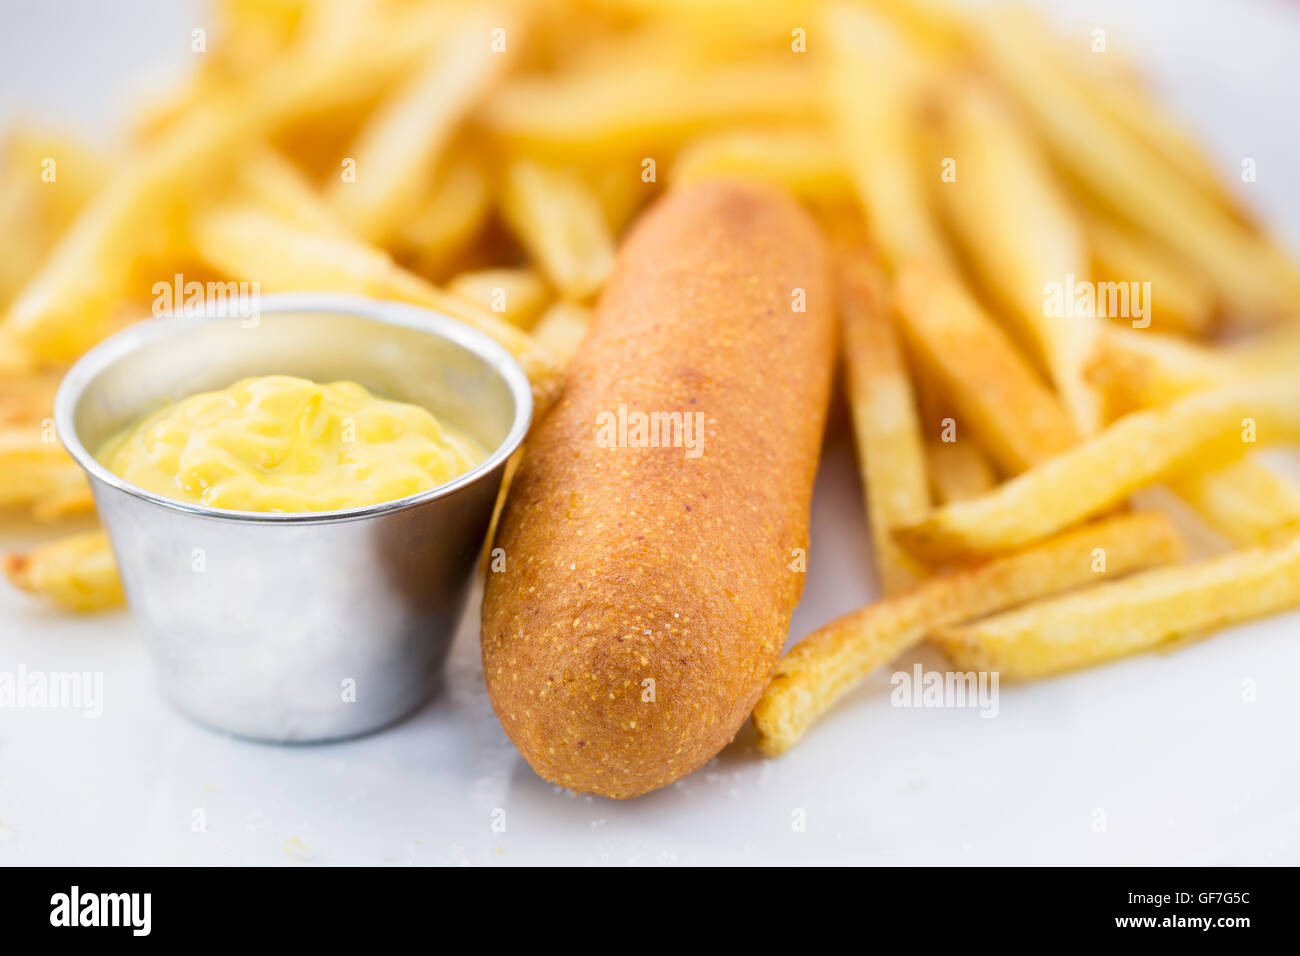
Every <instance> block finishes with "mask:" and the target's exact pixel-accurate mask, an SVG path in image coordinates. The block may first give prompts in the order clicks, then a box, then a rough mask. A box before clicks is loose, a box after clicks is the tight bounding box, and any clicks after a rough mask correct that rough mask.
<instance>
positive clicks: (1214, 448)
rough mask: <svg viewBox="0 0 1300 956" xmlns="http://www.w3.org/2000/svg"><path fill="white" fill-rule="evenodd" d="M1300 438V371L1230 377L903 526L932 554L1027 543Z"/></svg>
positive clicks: (902, 535)
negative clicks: (1179, 479) (1162, 486)
mask: <svg viewBox="0 0 1300 956" xmlns="http://www.w3.org/2000/svg"><path fill="white" fill-rule="evenodd" d="M1297 440H1300V380H1298V379H1296V378H1295V377H1294V376H1286V377H1282V378H1272V379H1258V380H1254V381H1248V382H1243V383H1238V384H1232V385H1225V386H1222V387H1220V388H1216V389H1212V390H1209V391H1204V392H1196V393H1194V394H1191V395H1188V396H1187V397H1185V398H1182V399H1179V400H1178V401H1176V402H1174V403H1172V404H1170V405H1165V406H1163V407H1160V408H1153V409H1149V410H1147V411H1141V412H1134V413H1133V414H1131V415H1128V416H1126V417H1124V418H1122V419H1120V420H1119V421H1117V422H1115V423H1114V424H1112V425H1110V426H1109V427H1108V428H1106V429H1104V430H1103V431H1100V432H1098V433H1097V434H1096V435H1093V436H1092V437H1090V438H1087V439H1085V440H1084V441H1083V442H1081V443H1080V444H1078V445H1075V446H1074V447H1073V448H1070V449H1067V450H1066V451H1063V452H1061V453H1060V454H1058V455H1056V456H1055V457H1054V458H1051V459H1049V460H1047V461H1044V462H1042V463H1041V464H1039V465H1036V466H1034V467H1033V468H1031V469H1030V470H1029V471H1026V472H1024V473H1023V474H1021V475H1017V476H1016V477H1014V478H1012V479H1010V480H1009V481H1007V482H1005V483H1003V484H1001V485H999V486H998V487H997V488H995V489H994V490H992V491H990V492H989V493H988V494H986V495H983V496H981V497H979V498H973V499H971V500H969V501H959V502H955V503H953V504H949V505H944V506H943V507H941V508H937V509H935V510H934V511H932V512H931V513H930V514H929V516H927V517H926V518H924V519H923V520H921V521H919V522H917V523H916V524H914V525H909V526H905V527H901V528H898V529H897V530H896V531H895V534H896V535H897V536H898V538H899V540H900V541H901V542H902V543H903V544H904V545H905V546H906V547H907V548H908V549H909V550H911V551H912V552H913V553H914V554H916V555H918V556H919V557H922V558H923V559H928V560H931V561H940V560H949V559H953V558H964V557H968V556H973V555H980V554H990V553H994V552H998V551H1007V550H1010V549H1012V548H1018V547H1021V546H1023V545H1026V544H1029V543H1030V542H1033V541H1037V540H1039V539H1040V538H1044V537H1046V536H1047V535H1050V534H1052V533H1054V532H1056V531H1058V530H1060V529H1061V528H1065V527H1069V526H1070V525H1072V524H1074V523H1075V522H1078V521H1081V520H1083V519H1084V518H1087V517H1089V516H1090V515H1095V514H1099V513H1100V512H1102V511H1105V510H1106V509H1107V508H1110V507H1113V506H1114V505H1116V504H1118V503H1119V502H1120V501H1122V500H1123V499H1124V498H1126V497H1127V496H1128V495H1130V494H1132V493H1133V492H1134V491H1136V490H1138V489H1139V488H1143V487H1145V486H1147V485H1150V484H1153V483H1155V482H1158V481H1162V480H1164V479H1165V478H1168V477H1171V476H1174V475H1177V474H1179V473H1186V472H1192V471H1195V470H1198V469H1199V470H1204V469H1207V468H1213V467H1217V466H1219V465H1223V464H1227V463H1228V462H1231V461H1234V460H1236V459H1238V458H1240V457H1241V456H1242V455H1243V454H1244V453H1245V452H1247V451H1250V450H1253V449H1254V448H1255V447H1256V446H1257V445H1258V446H1263V445H1266V444H1277V443H1278V442H1282V441H1297Z"/></svg>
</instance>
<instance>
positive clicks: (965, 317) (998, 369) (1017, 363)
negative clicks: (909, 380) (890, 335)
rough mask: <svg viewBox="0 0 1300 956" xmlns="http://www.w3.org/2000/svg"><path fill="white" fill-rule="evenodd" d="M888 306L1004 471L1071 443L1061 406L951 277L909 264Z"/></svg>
mask: <svg viewBox="0 0 1300 956" xmlns="http://www.w3.org/2000/svg"><path fill="white" fill-rule="evenodd" d="M894 303H895V309H896V312H897V315H898V317H899V322H900V326H901V328H902V330H903V334H904V337H905V339H906V340H907V343H908V347H909V349H910V351H911V352H912V354H913V355H915V356H917V357H918V359H919V361H920V364H921V366H922V368H923V370H924V372H925V373H926V374H932V375H933V376H934V377H935V379H936V380H937V381H938V383H939V385H940V387H941V388H942V389H943V391H944V393H945V394H946V395H947V397H948V399H949V400H950V401H951V402H952V403H953V405H955V406H956V408H957V411H958V412H959V413H960V414H961V416H962V418H963V420H964V421H965V422H966V423H967V424H968V425H969V427H970V429H971V430H972V431H973V432H975V434H976V436H977V437H978V438H979V441H980V444H981V446H982V447H983V448H985V449H986V450H987V451H988V453H989V454H990V455H991V456H992V457H993V459H994V460H995V461H996V462H997V463H998V465H999V466H1000V467H1001V468H1002V469H1003V470H1004V471H1006V472H1007V473H1008V474H1016V473H1018V472H1021V471H1024V470H1025V469H1026V468H1029V467H1031V466H1033V465H1035V464H1037V463H1039V462H1042V461H1045V460H1046V459H1048V458H1050V457H1051V456H1053V455H1055V454H1057V453H1058V452H1060V451H1062V450H1064V449H1066V448H1068V447H1069V446H1070V445H1072V444H1073V443H1074V441H1075V430H1074V428H1073V426H1072V425H1071V423H1070V419H1069V418H1068V417H1067V416H1066V413H1065V410H1064V409H1063V408H1062V406H1061V403H1060V402H1059V401H1058V400H1057V398H1056V396H1055V395H1053V394H1052V392H1051V391H1049V390H1048V389H1047V387H1046V386H1044V385H1043V383H1042V382H1041V381H1040V380H1039V379H1038V378H1037V376H1035V375H1034V372H1033V370H1032V369H1030V367H1029V366H1028V365H1027V364H1026V362H1025V360H1024V359H1023V358H1021V356H1020V353H1018V352H1017V351H1016V349H1015V346H1014V345H1012V344H1011V342H1010V340H1009V339H1008V338H1007V336H1006V333H1004V332H1003V331H1002V329H1001V328H999V327H998V325H997V323H996V322H994V321H993V319H992V318H990V317H989V316H988V314H987V313H986V312H984V310H983V309H982V308H980V306H979V304H978V303H977V302H976V301H975V299H974V297H973V296H972V295H971V294H970V293H969V291H968V290H966V289H965V288H964V287H963V286H962V284H961V280H960V279H959V278H958V277H957V276H956V275H955V274H953V273H952V272H950V271H949V270H947V269H943V268H936V267H933V266H931V265H930V264H928V263H922V262H914V263H909V264H907V265H905V266H904V267H903V269H902V271H901V272H900V274H899V277H898V282H897V283H896V285H895V288H894Z"/></svg>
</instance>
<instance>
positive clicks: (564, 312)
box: [532, 302, 591, 365]
mask: <svg viewBox="0 0 1300 956" xmlns="http://www.w3.org/2000/svg"><path fill="white" fill-rule="evenodd" d="M590 326H591V309H589V308H587V307H586V306H585V305H578V304H577V303H576V302H556V303H555V304H554V305H552V306H551V307H550V308H549V309H547V310H546V311H545V312H543V313H542V317H541V318H540V319H538V320H537V324H536V325H534V326H533V330H532V331H533V338H534V339H536V340H537V343H538V344H539V345H541V346H542V347H543V348H545V349H546V350H547V351H548V352H550V353H551V354H552V355H554V356H556V357H557V358H558V359H559V360H560V361H561V362H563V363H564V364H565V365H568V364H569V362H570V360H572V358H573V356H574V355H576V354H577V352H578V346H579V345H581V344H582V340H583V339H584V338H585V337H586V335H587V329H588V328H589V327H590Z"/></svg>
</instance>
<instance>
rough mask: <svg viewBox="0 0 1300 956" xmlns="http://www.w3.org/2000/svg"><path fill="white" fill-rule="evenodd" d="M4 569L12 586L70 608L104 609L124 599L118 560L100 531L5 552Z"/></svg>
mask: <svg viewBox="0 0 1300 956" xmlns="http://www.w3.org/2000/svg"><path fill="white" fill-rule="evenodd" d="M4 569H5V574H6V575H7V576H8V578H9V580H10V581H11V582H12V583H13V584H14V586H15V587H17V588H19V589H21V590H23V591H27V592H29V593H31V594H35V595H37V596H39V597H43V598H46V599H48V600H50V601H52V602H54V603H55V604H56V605H58V606H59V607H63V608H67V609H68V610H71V611H80V612H82V613H90V612H93V611H104V610H108V609H110V608H115V607H120V606H121V605H122V604H123V603H125V596H124V595H123V593H122V581H121V579H120V578H119V577H118V575H117V562H116V561H114V559H113V550H112V548H110V547H109V545H108V535H107V534H105V533H104V532H103V531H90V532H87V533H85V534H77V535H71V536H69V537H66V538H59V539H57V540H55V541H50V542H48V543H46V544H42V545H40V546H38V547H37V548H35V549H34V550H32V551H30V552H28V553H27V554H8V555H5V559H4Z"/></svg>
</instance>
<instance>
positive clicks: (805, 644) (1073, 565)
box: [753, 513, 1182, 757]
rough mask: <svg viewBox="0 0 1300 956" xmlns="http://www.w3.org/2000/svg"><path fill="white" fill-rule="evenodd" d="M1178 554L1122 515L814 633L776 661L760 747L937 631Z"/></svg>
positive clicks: (796, 732) (1153, 526)
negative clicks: (937, 629)
mask: <svg viewBox="0 0 1300 956" xmlns="http://www.w3.org/2000/svg"><path fill="white" fill-rule="evenodd" d="M1181 554H1182V541H1181V539H1180V538H1179V536H1178V533H1177V532H1176V531H1175V529H1174V527H1173V525H1172V523H1170V521H1169V520H1168V519H1167V518H1165V517H1164V516H1162V515H1159V514H1157V513H1149V514H1135V515H1119V516H1116V517H1112V518H1107V519H1105V520H1103V521H1098V522H1095V523H1093V524H1090V525H1086V526H1084V527H1081V528H1076V529H1074V530H1072V531H1068V532H1066V533H1064V534H1061V535H1059V536H1057V537H1055V538H1051V539H1049V540H1047V541H1044V542H1041V543H1039V544H1037V545H1034V546H1033V547H1030V548H1027V549H1025V550H1023V551H1019V552H1017V553H1015V554H1010V555H1005V556H1003V557H1000V558H995V559H993V560H992V561H989V562H987V563H985V564H980V565H975V566H973V567H969V568H963V569H961V570H957V571H950V572H948V573H946V574H940V575H937V576H935V577H932V578H930V579H928V580H926V581H922V582H921V583H920V584H918V585H917V586H916V587H914V588H913V589H912V590H910V591H906V592H904V593H903V594H899V595H897V596H895V597H891V598H886V599H885V600H883V601H877V602H876V603H874V604H869V605H867V606H866V607H864V608H862V609H861V610H858V611H854V612H853V613H851V614H848V615H845V616H844V617H842V618H839V619H838V620H836V621H833V622H832V623H830V624H828V625H826V626H825V627H823V628H821V629H820V630H818V631H815V632H813V633H812V634H810V635H809V636H808V637H806V638H804V639H803V640H802V641H800V642H799V643H798V644H796V645H795V646H794V647H793V648H791V649H790V651H789V652H788V653H787V654H786V655H785V656H784V657H782V658H781V659H780V660H779V661H777V664H776V669H775V671H774V672H773V674H772V680H771V682H770V683H769V684H768V685H767V688H766V689H765V690H764V691H763V696H762V697H760V698H759V701H758V704H757V705H756V706H755V707H754V714H753V720H754V727H755V729H756V730H757V731H758V746H759V749H760V750H762V751H763V753H764V754H766V755H767V756H769V757H775V756H778V755H780V754H782V753H784V752H785V751H786V750H788V749H790V747H791V746H793V745H794V744H795V743H796V742H797V741H798V740H799V738H800V737H802V736H803V734H804V733H805V732H806V731H807V730H808V728H809V727H811V726H812V724H813V723H814V722H815V721H816V720H817V719H818V718H819V717H821V715H822V714H824V713H826V711H827V710H829V709H830V708H831V706H832V705H833V704H834V703H835V702H836V701H837V700H839V699H840V698H841V697H843V696H844V694H846V693H847V692H848V691H849V690H850V689H851V688H852V687H853V685H854V684H856V683H857V682H858V681H859V680H861V679H862V678H863V677H865V676H866V675H867V674H868V673H870V672H871V671H873V670H875V669H876V668H877V667H880V666H883V665H885V664H887V663H888V662H889V661H891V660H893V659H894V658H895V657H897V656H898V655H899V654H901V653H902V652H903V651H905V650H907V649H908V648H910V647H912V646H913V645H914V644H917V643H918V642H920V641H921V640H922V639H923V638H924V637H925V636H926V634H927V633H929V632H930V631H932V630H933V629H934V628H937V627H940V626H942V625H944V624H954V623H958V622H961V621H967V620H970V619H972V618H977V617H981V616H983V615H986V614H991V613H993V612H995V611H998V610H1001V609H1003V608H1007V607H1013V606H1015V605H1017V604H1022V603H1024V602H1025V601H1031V600H1034V599H1035V598H1039V597H1042V596H1044V595H1048V594H1055V593H1058V592H1060V591H1066V590H1069V589H1071V588H1075V587H1079V586H1081V585H1084V584H1087V583H1090V582H1092V581H1094V580H1096V579H1097V578H1098V577H1099V576H1101V575H1105V576H1106V577H1113V576H1118V575H1121V574H1125V573H1127V572H1129V571H1133V570H1136V569H1138V568H1144V567H1149V566H1151V565H1155V564H1164V563H1166V562H1169V561H1173V560H1176V559H1177V558H1179V557H1180V556H1181Z"/></svg>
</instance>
